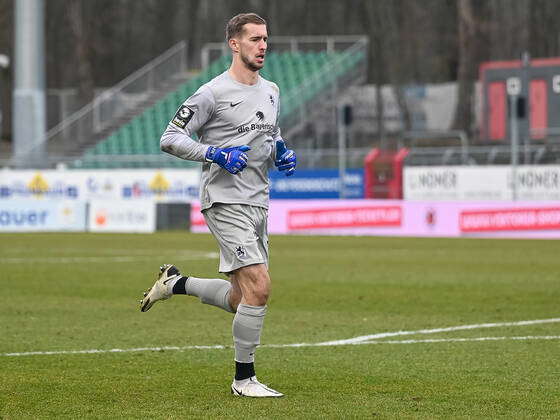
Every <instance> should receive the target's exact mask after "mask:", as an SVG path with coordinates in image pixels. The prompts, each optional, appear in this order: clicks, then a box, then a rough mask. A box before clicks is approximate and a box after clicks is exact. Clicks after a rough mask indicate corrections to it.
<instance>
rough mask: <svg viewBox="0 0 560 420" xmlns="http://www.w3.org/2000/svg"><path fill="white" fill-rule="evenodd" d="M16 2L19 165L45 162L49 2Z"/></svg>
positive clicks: (16, 141)
mask: <svg viewBox="0 0 560 420" xmlns="http://www.w3.org/2000/svg"><path fill="white" fill-rule="evenodd" d="M14 3H15V45H14V50H15V54H14V58H15V59H14V62H15V67H14V79H15V80H14V92H13V119H12V123H13V129H14V138H13V142H14V143H13V144H14V148H13V150H14V152H13V162H14V165H15V166H17V167H25V166H41V165H43V164H44V161H45V159H44V158H45V132H46V101H45V35H44V33H45V25H44V23H45V19H44V15H45V14H44V11H45V4H44V1H43V0H17V1H16V2H14Z"/></svg>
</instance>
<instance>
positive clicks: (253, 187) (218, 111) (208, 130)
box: [160, 71, 281, 210]
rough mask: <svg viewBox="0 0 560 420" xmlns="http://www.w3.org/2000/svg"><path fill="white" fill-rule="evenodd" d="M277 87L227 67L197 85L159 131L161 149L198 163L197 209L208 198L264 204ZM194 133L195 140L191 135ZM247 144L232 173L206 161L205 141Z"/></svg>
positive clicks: (277, 132) (208, 201) (223, 144)
mask: <svg viewBox="0 0 560 420" xmlns="http://www.w3.org/2000/svg"><path fill="white" fill-rule="evenodd" d="M279 115H280V94H279V89H278V86H277V85H276V84H275V83H273V82H270V81H268V80H266V79H264V78H262V77H260V76H259V78H258V81H257V83H256V84H254V85H245V84H242V83H239V82H237V81H235V80H234V79H233V78H232V77H231V75H230V74H229V72H228V71H226V72H224V73H222V74H220V75H219V76H217V77H215V78H214V79H212V80H211V81H209V82H208V83H206V84H204V85H203V86H201V87H200V88H199V89H198V90H197V91H196V92H195V93H194V94H193V95H192V96H191V97H190V98H188V99H187V100H186V101H185V102H184V103H183V104H182V105H181V106H180V107H179V109H178V110H177V113H176V114H175V116H174V117H173V119H172V120H171V121H170V122H169V124H168V126H167V129H166V130H165V132H164V133H163V135H162V137H161V140H160V144H161V149H162V150H163V151H165V152H167V153H170V154H172V155H175V156H177V157H180V158H182V159H186V160H193V161H199V162H204V163H203V164H202V178H201V185H200V202H201V210H205V209H207V208H209V207H211V206H212V204H214V203H232V204H233V203H234V204H249V205H253V206H258V207H264V208H268V197H269V178H268V169H269V168H270V167H271V166H272V164H273V162H274V153H275V144H276V140H278V139H280V138H281V137H280V128H279V127H278V118H279ZM194 133H196V134H197V136H198V139H199V141H198V142H197V141H195V140H193V138H192V137H193V134H194ZM242 145H248V146H250V147H251V150H249V151H247V152H246V154H247V156H248V162H247V167H246V168H245V169H244V170H243V171H242V172H241V173H239V174H237V175H232V174H231V173H229V172H228V171H226V170H225V169H223V168H221V167H220V166H218V165H217V164H212V163H210V162H207V161H206V159H205V156H206V151H207V150H208V148H209V147H210V146H214V147H220V148H225V147H234V146H242Z"/></svg>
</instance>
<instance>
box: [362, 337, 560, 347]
mask: <svg viewBox="0 0 560 420" xmlns="http://www.w3.org/2000/svg"><path fill="white" fill-rule="evenodd" d="M504 340H518V341H523V340H560V335H526V336H524V337H469V338H429V339H426V340H386V341H360V342H359V343H354V345H360V344H419V343H465V342H470V341H504Z"/></svg>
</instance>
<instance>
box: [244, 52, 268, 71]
mask: <svg viewBox="0 0 560 420" xmlns="http://www.w3.org/2000/svg"><path fill="white" fill-rule="evenodd" d="M239 56H240V57H241V61H243V63H244V64H245V65H246V66H247V68H248V69H249V70H251V71H259V70H260V69H262V68H263V66H264V62H263V64H256V63H253V62H251V60H249V57H247V56H246V55H244V54H239Z"/></svg>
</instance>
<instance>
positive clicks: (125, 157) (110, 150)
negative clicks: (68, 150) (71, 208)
mask: <svg viewBox="0 0 560 420" xmlns="http://www.w3.org/2000/svg"><path fill="white" fill-rule="evenodd" d="M364 58H365V53H364V51H363V50H358V51H353V50H348V51H344V52H326V51H321V52H299V51H295V52H281V53H275V52H271V53H269V54H268V56H267V65H266V66H265V68H264V69H263V70H262V71H261V74H262V75H263V77H265V78H267V79H269V80H272V81H274V82H276V83H277V84H278V86H279V87H280V90H281V92H282V104H281V116H280V124H281V125H282V123H283V122H285V121H287V120H288V119H289V118H290V116H291V115H292V114H294V113H297V111H298V109H300V108H301V107H302V106H303V105H305V104H306V103H308V102H309V101H311V100H313V99H315V98H317V97H318V96H320V94H321V92H322V91H324V90H326V89H328V88H329V87H330V86H331V85H332V84H333V83H336V81H337V80H338V79H339V78H341V77H343V76H344V75H345V73H347V72H349V71H351V70H352V69H353V68H354V67H355V66H356V65H357V63H358V62H360V61H363V60H364ZM230 62H231V56H229V55H223V56H222V57H220V58H219V59H217V60H215V61H214V62H212V63H211V64H210V65H209V66H208V67H207V68H206V69H203V70H202V71H201V72H200V73H199V74H198V75H197V76H195V77H193V78H192V79H190V80H189V81H187V82H185V83H183V84H181V85H180V86H178V87H177V89H176V90H174V91H172V92H171V93H169V94H167V95H166V96H165V97H164V98H163V99H161V100H160V101H158V102H156V103H155V104H154V105H153V106H151V107H149V108H147V109H145V110H144V111H143V112H142V113H141V114H140V115H138V116H136V117H134V118H133V119H132V120H131V121H130V122H128V123H126V124H124V125H123V126H121V127H120V128H118V129H117V130H116V131H114V132H113V133H111V134H110V135H109V136H108V137H107V138H105V139H102V140H101V141H99V142H98V143H97V144H96V145H94V146H93V147H91V148H89V149H88V150H86V151H85V153H84V155H83V156H82V157H81V158H80V159H78V160H75V161H74V162H73V163H72V164H71V166H72V167H74V168H133V167H143V168H149V167H189V166H193V165H195V163H193V162H189V161H182V160H179V159H171V158H170V159H164V160H162V159H150V156H154V155H159V154H160V148H159V138H160V136H161V133H162V132H163V131H164V130H165V127H166V126H167V123H168V122H169V119H170V118H171V116H172V115H173V113H174V112H175V111H176V109H177V108H178V107H179V105H180V104H181V103H182V102H183V101H184V100H185V98H187V97H189V96H190V95H192V94H193V93H194V92H195V91H196V89H198V87H199V86H200V85H202V84H204V83H206V82H208V81H209V80H211V79H212V78H214V77H215V76H217V75H219V74H220V73H222V72H223V71H225V70H226V69H227V68H228V67H229V65H230ZM140 157H146V158H145V159H144V158H141V159H139V158H140Z"/></svg>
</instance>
